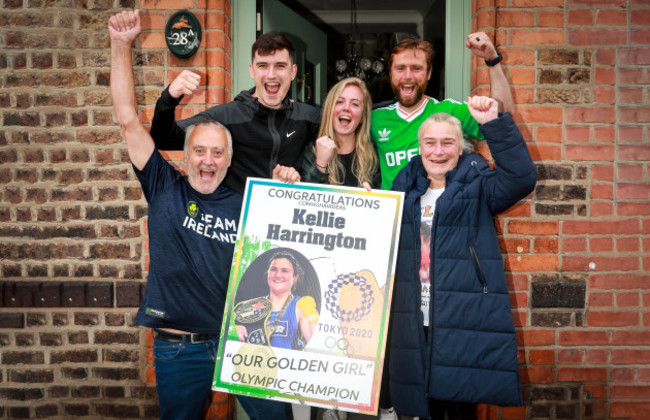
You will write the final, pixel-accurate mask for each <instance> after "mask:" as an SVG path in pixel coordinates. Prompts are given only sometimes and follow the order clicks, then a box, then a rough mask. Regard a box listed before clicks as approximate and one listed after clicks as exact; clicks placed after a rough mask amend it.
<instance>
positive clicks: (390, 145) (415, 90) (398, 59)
mask: <svg viewBox="0 0 650 420" xmlns="http://www.w3.org/2000/svg"><path fill="white" fill-rule="evenodd" d="M465 46H466V47H468V48H469V49H470V50H471V51H472V52H473V54H474V55H476V56H477V57H480V58H483V59H484V60H485V64H486V65H487V66H488V72H489V75H490V87H491V96H492V97H493V98H494V99H496V100H497V102H498V103H499V111H500V112H510V113H512V110H513V106H514V105H513V101H512V93H511V92H510V85H509V83H508V80H507V79H506V77H505V74H504V73H503V69H502V68H501V64H500V61H501V59H502V57H501V54H500V53H499V52H497V50H496V48H495V47H494V45H493V44H492V41H491V40H490V38H489V37H488V36H487V35H486V34H485V33H483V32H476V33H473V34H470V35H468V36H467V42H466V43H465ZM432 60H433V47H432V46H431V44H430V43H429V42H427V41H424V40H422V39H420V38H418V37H410V38H406V39H404V40H402V41H401V42H400V43H398V44H397V45H396V46H395V48H393V52H392V54H391V57H390V63H389V68H390V84H391V87H392V88H393V92H394V93H395V96H396V97H397V102H395V103H393V104H390V105H388V106H385V107H382V108H378V109H375V110H374V111H373V112H372V119H371V129H370V133H371V136H372V141H373V142H374V143H375V145H376V146H377V152H378V153H379V168H380V170H381V178H382V183H381V188H382V189H386V190H387V189H390V188H391V186H392V185H393V179H395V177H396V176H397V174H398V173H399V171H400V170H401V169H402V168H403V167H405V166H406V164H407V163H408V161H409V160H410V159H411V158H412V157H413V156H416V155H417V154H419V152H418V138H417V132H418V129H419V128H420V124H421V123H422V121H424V120H425V119H427V117H429V116H430V115H431V114H435V113H437V112H446V113H448V114H451V115H453V116H455V117H456V118H458V119H459V120H460V121H461V124H462V127H463V131H464V132H465V136H466V137H468V138H478V139H481V138H482V135H481V133H480V131H479V129H478V123H477V122H476V121H475V120H474V118H472V117H471V115H470V113H469V110H468V109H467V104H466V103H465V102H459V101H456V100H454V99H445V100H443V101H438V100H437V99H434V98H431V97H428V96H426V95H425V94H424V91H425V90H426V87H427V82H428V81H429V79H430V78H431V63H432Z"/></svg>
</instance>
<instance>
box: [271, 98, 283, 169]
mask: <svg viewBox="0 0 650 420" xmlns="http://www.w3.org/2000/svg"><path fill="white" fill-rule="evenodd" d="M276 113H277V112H276V111H275V110H271V111H269V117H268V125H269V133H271V138H272V139H273V144H272V148H271V156H270V159H269V178H272V177H273V169H275V166H276V165H277V164H278V155H279V154H280V143H281V142H282V139H281V138H280V133H278V129H277V128H276V126H275V115H276Z"/></svg>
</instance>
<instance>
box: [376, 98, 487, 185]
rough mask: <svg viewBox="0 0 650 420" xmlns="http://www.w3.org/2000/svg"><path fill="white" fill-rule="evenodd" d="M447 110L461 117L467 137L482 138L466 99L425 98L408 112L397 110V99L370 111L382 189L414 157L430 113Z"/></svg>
mask: <svg viewBox="0 0 650 420" xmlns="http://www.w3.org/2000/svg"><path fill="white" fill-rule="evenodd" d="M437 112H446V113H449V114H451V115H453V116H454V117H456V118H458V119H459V120H460V123H461V125H462V127H463V131H464V132H465V136H466V137H468V138H477V139H482V138H483V134H482V133H481V132H480V131H479V129H478V123H477V122H476V120H475V119H474V118H472V116H471V114H470V113H469V109H468V108H467V104H466V103H465V102H458V101H455V100H453V99H445V100H444V101H437V100H436V99H433V98H427V100H425V101H424V102H423V103H422V105H420V106H419V107H418V108H417V109H416V110H414V111H412V112H411V113H408V114H407V113H406V112H404V111H403V110H402V109H400V107H399V104H398V103H397V102H396V103H394V104H391V105H389V106H387V107H384V108H378V109H375V110H374V111H372V119H371V121H370V135H371V136H372V141H373V142H374V143H375V145H376V146H377V152H378V153H379V169H380V170H381V188H382V189H383V190H388V189H390V188H391V187H392V185H393V180H394V179H395V177H396V176H397V174H398V173H399V171H401V170H402V168H404V167H405V166H406V164H407V163H408V161H409V160H411V158H412V157H413V156H416V155H417V154H418V153H419V151H418V150H419V148H418V129H419V128H420V124H422V122H424V120H426V119H427V117H429V116H430V115H431V114H435V113H437Z"/></svg>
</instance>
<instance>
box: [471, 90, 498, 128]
mask: <svg viewBox="0 0 650 420" xmlns="http://www.w3.org/2000/svg"><path fill="white" fill-rule="evenodd" d="M467 108H469V113H470V114H472V117H474V119H475V120H476V121H477V122H478V123H479V124H485V123H486V122H489V121H492V120H493V119H495V118H497V117H498V116H499V104H498V102H497V101H496V99H492V98H490V97H488V96H472V97H469V98H467Z"/></svg>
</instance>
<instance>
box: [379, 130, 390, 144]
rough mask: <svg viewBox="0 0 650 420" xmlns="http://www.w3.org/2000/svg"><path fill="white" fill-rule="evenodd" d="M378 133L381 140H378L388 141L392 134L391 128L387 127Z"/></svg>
mask: <svg viewBox="0 0 650 420" xmlns="http://www.w3.org/2000/svg"><path fill="white" fill-rule="evenodd" d="M377 134H378V135H379V140H378V141H388V136H389V135H390V130H387V129H385V128H384V129H383V130H379V131H378V132H377Z"/></svg>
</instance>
